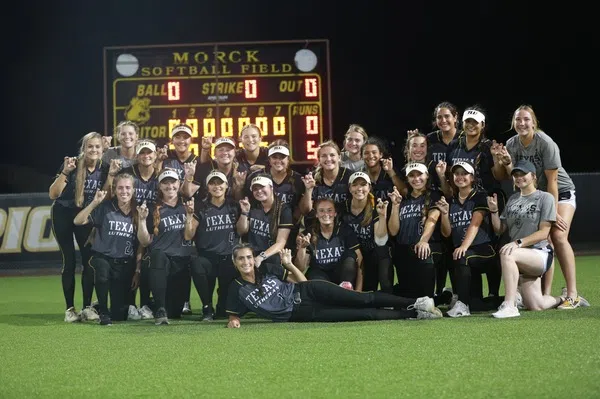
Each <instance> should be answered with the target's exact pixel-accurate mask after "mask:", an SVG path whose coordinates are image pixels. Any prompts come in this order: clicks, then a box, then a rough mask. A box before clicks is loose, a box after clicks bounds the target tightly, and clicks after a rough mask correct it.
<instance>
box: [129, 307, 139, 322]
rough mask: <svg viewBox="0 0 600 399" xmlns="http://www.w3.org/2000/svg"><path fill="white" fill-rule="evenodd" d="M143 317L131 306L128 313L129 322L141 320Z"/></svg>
mask: <svg viewBox="0 0 600 399" xmlns="http://www.w3.org/2000/svg"><path fill="white" fill-rule="evenodd" d="M141 318H142V315H140V312H138V310H137V308H136V307H135V306H133V305H129V310H128V311H127V320H141Z"/></svg>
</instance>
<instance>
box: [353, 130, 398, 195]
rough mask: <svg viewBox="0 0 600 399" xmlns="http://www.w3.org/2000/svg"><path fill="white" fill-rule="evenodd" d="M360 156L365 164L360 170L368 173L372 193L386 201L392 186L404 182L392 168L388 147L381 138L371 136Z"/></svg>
mask: <svg viewBox="0 0 600 399" xmlns="http://www.w3.org/2000/svg"><path fill="white" fill-rule="evenodd" d="M362 157H363V160H364V162H365V165H364V168H363V169H362V170H361V172H365V173H366V174H368V175H369V178H370V179H371V188H372V191H373V195H374V196H375V198H378V199H381V200H382V201H387V200H388V199H389V197H388V194H389V193H391V192H392V190H393V189H394V186H396V187H400V186H402V185H403V184H404V183H403V182H402V179H400V177H399V176H398V173H397V171H396V169H395V168H394V161H393V160H392V157H391V155H390V154H389V151H388V149H387V148H386V146H385V145H384V143H383V141H381V139H379V138H377V137H373V136H371V137H369V138H368V139H367V140H366V141H365V144H364V145H363V147H362Z"/></svg>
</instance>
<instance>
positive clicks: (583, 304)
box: [560, 287, 590, 309]
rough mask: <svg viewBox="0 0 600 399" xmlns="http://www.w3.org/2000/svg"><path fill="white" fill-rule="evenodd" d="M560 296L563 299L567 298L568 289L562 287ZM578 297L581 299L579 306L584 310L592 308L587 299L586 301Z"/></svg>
mask: <svg viewBox="0 0 600 399" xmlns="http://www.w3.org/2000/svg"><path fill="white" fill-rule="evenodd" d="M560 296H561V297H562V298H566V297H567V287H562V292H561V293H560ZM578 297H579V306H581V307H582V308H588V307H589V306H590V303H589V302H588V300H587V299H585V298H584V297H582V296H581V295H578ZM561 309H562V308H561Z"/></svg>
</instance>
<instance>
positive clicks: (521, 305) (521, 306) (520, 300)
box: [498, 291, 525, 316]
mask: <svg viewBox="0 0 600 399" xmlns="http://www.w3.org/2000/svg"><path fill="white" fill-rule="evenodd" d="M516 298H517V300H516V302H517V309H525V304H524V303H523V295H521V293H520V292H519V291H517V296H516ZM503 304H504V302H502V304H500V306H502V305H503ZM498 310H500V308H498ZM517 313H518V312H517ZM517 316H518V315H517Z"/></svg>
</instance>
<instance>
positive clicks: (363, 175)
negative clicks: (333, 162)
mask: <svg viewBox="0 0 600 399" xmlns="http://www.w3.org/2000/svg"><path fill="white" fill-rule="evenodd" d="M356 179H364V180H365V181H366V182H367V183H369V184H371V178H370V177H369V175H368V174H366V173H365V172H354V173H352V175H350V179H348V184H352V183H353V182H354V180H356Z"/></svg>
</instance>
